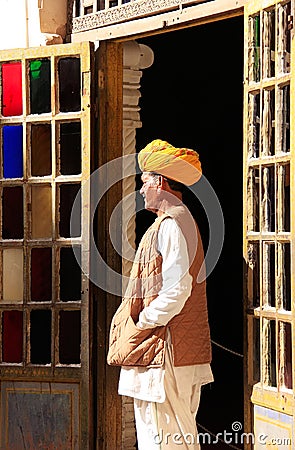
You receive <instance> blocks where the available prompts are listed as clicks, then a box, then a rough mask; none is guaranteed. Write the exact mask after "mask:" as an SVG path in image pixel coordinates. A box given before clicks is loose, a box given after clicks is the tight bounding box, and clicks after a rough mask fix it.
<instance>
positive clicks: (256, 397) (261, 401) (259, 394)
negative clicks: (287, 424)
mask: <svg viewBox="0 0 295 450" xmlns="http://www.w3.org/2000/svg"><path fill="white" fill-rule="evenodd" d="M251 401H252V403H253V404H254V405H259V406H264V407H266V408H270V409H273V410H274V411H278V412H281V413H285V414H289V415H290V416H293V409H294V398H293V393H292V392H291V391H289V392H287V391H286V392H277V391H276V390H271V389H263V388H262V387H261V386H260V384H256V385H255V386H253V392H252V396H251Z"/></svg>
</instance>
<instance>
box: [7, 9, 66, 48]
mask: <svg viewBox="0 0 295 450" xmlns="http://www.w3.org/2000/svg"><path fill="white" fill-rule="evenodd" d="M66 21H67V0H0V50H4V49H11V48H23V47H38V46H39V45H44V44H45V42H46V39H45V38H44V35H42V33H48V34H59V35H61V36H62V38H64V36H65V29H66ZM41 31H42V33H41ZM51 43H53V42H51ZM56 43H60V42H56Z"/></svg>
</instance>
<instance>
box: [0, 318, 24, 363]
mask: <svg viewBox="0 0 295 450" xmlns="http://www.w3.org/2000/svg"><path fill="white" fill-rule="evenodd" d="M2 342H3V347H2V358H3V362H7V363H21V362H22V360H23V357H22V355H23V313H22V311H4V312H3V316H2Z"/></svg>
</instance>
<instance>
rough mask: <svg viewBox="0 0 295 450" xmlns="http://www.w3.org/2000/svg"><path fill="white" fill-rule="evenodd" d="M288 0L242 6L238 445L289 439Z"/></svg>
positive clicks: (294, 212) (293, 216)
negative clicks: (245, 436) (245, 438)
mask: <svg viewBox="0 0 295 450" xmlns="http://www.w3.org/2000/svg"><path fill="white" fill-rule="evenodd" d="M293 17H294V13H293V2H291V1H286V2H279V1H273V0H267V1H265V0H264V1H260V0H255V1H251V2H249V3H247V5H246V6H245V80H244V84H245V89H244V260H245V262H246V277H245V281H246V286H245V293H246V295H245V317H246V335H245V353H246V355H247V359H246V361H245V375H246V376H245V412H246V427H247V431H248V432H253V433H254V437H253V439H252V440H251V439H249V442H248V444H247V443H246V444H247V445H246V447H245V448H257V449H258V448H265V446H267V445H269V446H272V445H274V446H276V445H278V446H279V447H274V448H280V445H284V446H283V447H282V448H290V449H291V448H292V445H294V444H292V442H294V425H293V423H294V417H293V416H294V348H295V345H294V343H295V341H294V317H295V316H294V299H295V295H294V294H295V283H294V268H295V247H294V245H295V241H294V236H295V209H294V194H295V191H294V189H295V185H294V173H295V172H294V169H295V168H294V151H295V148H294V123H295V122H294V119H295V116H294V112H295V110H294V87H295V86H294V75H295V72H294V69H295V66H294V42H293Z"/></svg>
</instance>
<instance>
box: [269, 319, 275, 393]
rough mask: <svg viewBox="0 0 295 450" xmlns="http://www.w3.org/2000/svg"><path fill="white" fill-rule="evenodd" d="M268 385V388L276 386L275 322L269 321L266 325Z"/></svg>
mask: <svg viewBox="0 0 295 450" xmlns="http://www.w3.org/2000/svg"><path fill="white" fill-rule="evenodd" d="M268 340H269V341H268V350H269V353H268V357H269V365H268V368H267V369H268V384H269V386H273V387H275V386H277V372H276V362H277V357H276V322H275V320H270V321H269V325H268Z"/></svg>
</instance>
